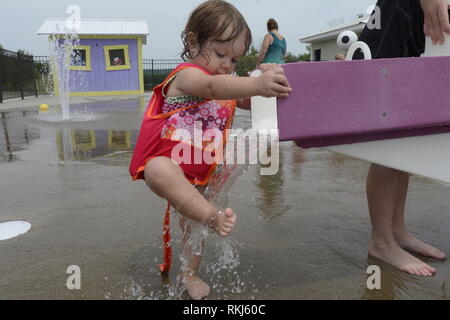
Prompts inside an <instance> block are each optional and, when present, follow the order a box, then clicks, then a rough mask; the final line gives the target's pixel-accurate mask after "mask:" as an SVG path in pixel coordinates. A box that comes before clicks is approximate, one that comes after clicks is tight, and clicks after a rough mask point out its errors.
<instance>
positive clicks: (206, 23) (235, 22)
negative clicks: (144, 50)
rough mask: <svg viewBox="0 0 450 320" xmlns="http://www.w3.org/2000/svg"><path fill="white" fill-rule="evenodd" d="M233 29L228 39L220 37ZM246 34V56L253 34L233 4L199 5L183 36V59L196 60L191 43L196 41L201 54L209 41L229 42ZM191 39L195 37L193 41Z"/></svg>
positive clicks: (212, 2)
mask: <svg viewBox="0 0 450 320" xmlns="http://www.w3.org/2000/svg"><path fill="white" fill-rule="evenodd" d="M229 27H231V29H232V32H231V34H230V36H229V37H228V38H227V39H221V38H220V37H221V36H222V35H223V34H224V33H225V31H226V30H227V29H228V28H229ZM243 32H244V33H245V34H246V39H245V52H244V54H246V53H247V52H248V50H249V48H250V45H251V43H252V33H251V31H250V28H249V27H248V25H247V22H246V21H245V19H244V17H243V16H242V14H241V13H240V12H239V11H238V10H237V9H236V7H234V6H233V5H232V4H230V3H228V2H226V1H221V0H208V1H206V2H204V3H202V4H201V5H199V6H198V7H197V8H196V9H195V10H194V11H193V12H192V13H191V15H190V17H189V20H188V23H187V25H186V28H185V30H184V31H183V33H182V34H181V39H182V41H183V45H184V49H183V52H182V53H181V58H183V60H184V61H187V60H188V59H191V58H195V57H193V56H192V55H191V52H190V45H191V41H192V40H193V41H195V43H196V45H197V46H198V49H199V54H202V50H203V49H204V47H205V45H206V44H207V43H208V42H209V41H219V42H229V41H234V40H236V39H237V38H238V37H239V36H240V35H241V34H242V33H243ZM190 37H193V39H191V38H190Z"/></svg>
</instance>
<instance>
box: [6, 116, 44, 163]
mask: <svg viewBox="0 0 450 320" xmlns="http://www.w3.org/2000/svg"><path fill="white" fill-rule="evenodd" d="M35 113H36V112H34V111H25V110H24V111H22V112H1V121H0V126H1V130H0V157H1V159H2V160H3V161H7V162H12V161H14V160H16V159H17V154H16V153H17V152H18V151H20V150H22V149H23V146H25V145H28V144H29V143H30V141H31V140H33V139H37V138H39V134H38V131H39V130H37V129H34V130H33V129H31V130H30V129H29V128H28V127H27V126H25V125H23V123H21V122H20V121H19V120H18V119H19V118H20V117H27V116H29V115H32V114H35Z"/></svg>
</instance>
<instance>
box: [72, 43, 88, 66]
mask: <svg viewBox="0 0 450 320" xmlns="http://www.w3.org/2000/svg"><path fill="white" fill-rule="evenodd" d="M70 69H71V70H82V71H91V47H90V46H77V47H76V48H75V49H73V53H72V56H71V63H70Z"/></svg>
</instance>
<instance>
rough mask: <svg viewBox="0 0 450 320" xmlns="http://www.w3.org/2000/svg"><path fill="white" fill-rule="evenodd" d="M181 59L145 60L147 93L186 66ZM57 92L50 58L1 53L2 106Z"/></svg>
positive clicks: (0, 89) (0, 94)
mask: <svg viewBox="0 0 450 320" xmlns="http://www.w3.org/2000/svg"><path fill="white" fill-rule="evenodd" d="M182 62H183V60H181V59H143V70H144V90H145V91H151V90H153V88H154V87H155V86H157V85H158V84H160V83H161V82H163V81H164V79H165V78H166V77H167V75H169V73H170V72H171V71H172V70H173V69H175V68H176V67H177V66H178V64H180V63H182ZM52 92H53V77H52V74H51V68H50V58H49V57H48V56H34V57H33V56H27V55H23V54H20V53H17V52H13V51H9V50H4V49H0V102H2V101H3V99H9V98H17V97H22V99H23V98H24V97H25V96H30V95H35V96H36V97H37V96H38V94H41V95H44V94H50V93H52Z"/></svg>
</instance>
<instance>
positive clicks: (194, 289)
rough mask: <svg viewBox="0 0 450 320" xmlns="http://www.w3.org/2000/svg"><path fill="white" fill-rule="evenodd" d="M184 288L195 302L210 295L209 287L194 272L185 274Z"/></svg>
mask: <svg viewBox="0 0 450 320" xmlns="http://www.w3.org/2000/svg"><path fill="white" fill-rule="evenodd" d="M182 283H183V286H184V287H185V288H186V291H187V293H188V294H189V296H190V297H191V298H192V299H194V300H202V299H204V298H206V297H207V296H208V295H209V291H210V289H209V286H208V285H207V284H206V283H205V282H204V281H203V280H202V279H200V278H199V277H198V276H197V275H196V274H193V273H192V272H183V282H182Z"/></svg>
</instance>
